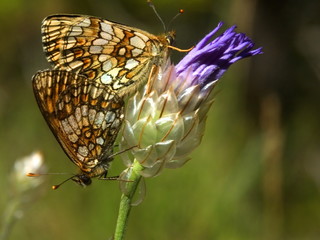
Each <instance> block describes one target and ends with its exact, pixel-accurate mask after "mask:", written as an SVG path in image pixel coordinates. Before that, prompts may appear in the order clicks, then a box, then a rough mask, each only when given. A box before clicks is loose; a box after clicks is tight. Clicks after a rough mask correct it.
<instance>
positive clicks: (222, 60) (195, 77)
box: [176, 22, 262, 86]
mask: <svg viewBox="0 0 320 240" xmlns="http://www.w3.org/2000/svg"><path fill="white" fill-rule="evenodd" d="M222 25H223V23H222V22H220V23H219V24H218V26H217V27H216V28H215V29H214V30H213V31H212V32H210V33H209V34H208V35H207V36H205V37H204V38H203V39H202V40H201V41H200V42H199V43H198V44H197V45H196V46H195V48H193V49H192V50H191V51H190V52H189V53H188V54H187V55H186V56H185V57H184V58H183V59H182V60H181V61H180V62H179V63H178V64H177V65H176V72H177V77H181V78H186V75H189V73H190V72H191V76H192V78H191V79H190V76H189V79H190V80H189V81H191V82H190V84H191V85H196V84H200V85H201V86H203V85H206V84H207V83H209V82H212V81H215V80H218V79H220V78H221V76H222V75H223V73H224V72H225V71H226V70H227V69H228V68H229V66H230V65H231V64H233V63H235V62H236V61H238V60H240V59H243V58H246V57H250V56H254V55H257V54H261V53H262V51H261V49H262V48H258V49H254V50H253V47H254V43H253V42H252V41H251V39H250V38H248V37H247V36H246V35H245V34H243V33H236V32H235V31H234V30H235V28H236V26H232V27H230V28H229V29H227V30H226V31H225V32H224V33H223V34H221V35H220V36H219V37H217V38H215V39H214V40H213V41H211V42H210V39H211V38H212V37H213V36H214V35H215V34H216V33H217V32H218V30H219V29H220V28H221V26H222Z"/></svg>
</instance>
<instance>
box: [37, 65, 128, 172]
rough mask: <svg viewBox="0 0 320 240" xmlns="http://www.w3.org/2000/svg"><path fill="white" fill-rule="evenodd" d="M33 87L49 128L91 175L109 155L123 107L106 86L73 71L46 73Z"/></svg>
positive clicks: (77, 163)
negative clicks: (91, 169) (91, 171)
mask: <svg viewBox="0 0 320 240" xmlns="http://www.w3.org/2000/svg"><path fill="white" fill-rule="evenodd" d="M33 88H34V93H35V96H36V99H37V102H38V105H39V108H40V110H41V112H42V114H43V116H44V118H45V119H46V121H47V123H48V125H49V127H50V129H51V130H52V132H53V133H54V135H55V136H56V138H57V140H58V142H59V143H60V145H61V146H62V148H63V150H64V151H65V152H66V154H67V155H68V156H69V158H70V159H71V160H72V161H73V162H74V163H75V164H76V165H78V166H79V167H80V168H81V170H83V171H87V172H90V168H93V167H95V166H96V165H97V164H98V163H99V162H100V161H101V160H102V159H103V158H106V157H107V155H108V154H110V153H111V152H112V148H113V144H114V141H115V139H116V137H117V134H118V132H119V130H120V127H121V124H122V121H123V117H124V116H123V105H124V104H123V101H122V99H121V98H119V97H118V96H117V94H116V93H115V92H114V91H112V90H111V89H110V88H109V87H108V86H105V85H102V84H100V83H98V82H92V81H90V80H88V79H87V78H85V77H83V76H79V75H78V74H75V73H73V72H68V71H65V70H52V71H51V70H47V71H43V72H38V73H37V74H36V75H35V76H34V77H33ZM86 168H88V169H86Z"/></svg>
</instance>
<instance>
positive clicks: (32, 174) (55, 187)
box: [26, 173, 74, 190]
mask: <svg viewBox="0 0 320 240" xmlns="http://www.w3.org/2000/svg"><path fill="white" fill-rule="evenodd" d="M70 174H72V173H27V174H26V176H28V177H40V176H45V175H70ZM73 177H74V174H72V176H71V177H69V178H67V179H66V180H64V181H63V182H62V183H60V184H58V185H53V186H52V187H51V188H52V189H53V190H56V189H57V188H59V187H60V186H61V185H62V184H64V183H65V182H67V181H69V180H70V179H72V178H73Z"/></svg>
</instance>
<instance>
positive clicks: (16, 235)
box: [0, 0, 320, 240]
mask: <svg viewBox="0 0 320 240" xmlns="http://www.w3.org/2000/svg"><path fill="white" fill-rule="evenodd" d="M154 4H155V5H156V7H157V10H158V12H159V13H160V15H161V16H162V18H163V19H164V20H165V21H166V22H169V21H170V19H171V18H172V16H174V15H175V14H176V13H177V11H178V10H179V9H180V8H183V9H184V10H185V14H183V15H182V16H180V17H179V18H178V19H177V20H176V21H175V22H174V24H173V28H174V29H175V30H176V31H177V43H176V46H178V47H180V48H189V47H190V46H192V45H194V44H195V43H196V42H197V41H198V40H200V39H201V38H202V37H203V36H204V35H205V34H206V33H208V32H209V31H210V30H212V29H213V28H214V27H215V26H216V25H217V23H218V22H219V21H224V22H225V28H226V27H229V26H231V25H233V24H236V25H237V26H238V29H237V31H239V32H245V33H247V34H248V35H249V36H250V37H251V38H252V39H253V40H254V42H256V46H257V47H258V46H262V47H263V51H264V52H265V53H264V54H263V55H259V56H255V57H253V58H251V59H250V60H248V59H246V60H243V61H241V62H239V63H237V64H235V65H234V66H232V67H231V68H230V70H229V71H228V72H226V74H225V75H224V77H223V79H222V81H221V83H220V85H219V87H218V90H219V94H217V97H216V102H215V103H214V105H213V107H212V109H211V111H210V114H209V117H208V120H207V129H206V134H205V136H204V138H203V141H202V144H201V145H200V147H199V148H198V149H197V150H196V151H195V152H194V153H193V154H192V160H191V161H190V162H188V163H187V164H186V165H185V166H184V167H183V168H180V169H176V170H166V171H164V172H163V174H162V175H160V176H159V177H156V178H152V179H147V181H146V183H147V195H146V198H145V200H144V202H143V203H142V204H141V205H139V206H138V207H135V208H134V209H133V210H132V212H131V216H130V219H129V226H128V231H127V239H132V240H134V239H157V240H158V239H183V240H189V239H192V240H194V239H219V240H220V239H222V240H229V239H230V240H231V239H235V240H238V239H246V240H247V239H266V240H269V239H275V240H278V239H279V240H280V239H299V240H300V239H306V240H310V239H320V194H319V191H320V144H319V143H320V124H319V123H320V111H319V110H320V44H319V43H320V15H319V12H320V2H319V1H318V0H306V1H294V0H288V1H275V0H271V1H270V0H268V1H267V0H224V1H223V0H216V1H213V0H197V1H196V0H193V1H192V0H189V1H182V0H176V1H170V0H161V1H160V0H154ZM54 13H81V14H87V15H94V16H100V17H103V18H106V19H109V20H113V21H117V22H120V23H124V24H128V25H131V26H135V27H138V28H140V29H144V30H147V31H149V32H151V33H155V34H157V33H161V32H163V29H162V26H161V24H160V23H159V21H158V20H157V19H156V17H155V14H154V13H153V11H152V10H151V9H150V8H149V7H148V6H147V4H146V2H145V1H144V0H134V1H133V0H120V1H119V0H103V1H102V0H77V1H76V0H68V1H66V0H33V1H24V0H0V32H1V36H0V152H1V161H0V179H1V181H0V189H1V197H0V213H3V212H4V211H5V209H6V207H7V206H8V205H7V203H8V201H10V199H11V198H10V197H13V196H14V194H15V193H14V192H13V188H12V186H11V185H10V182H9V175H10V172H11V171H12V168H13V164H14V162H15V161H16V160H17V159H19V158H21V157H23V156H25V155H29V154H30V153H31V152H33V151H35V150H40V151H41V152H42V153H43V154H44V158H45V163H46V165H47V166H48V170H49V172H76V170H77V169H76V167H75V166H74V165H73V164H72V163H71V162H70V161H69V160H68V158H67V156H66V155H65V154H64V153H63V151H62V150H61V148H60V146H59V145H58V143H57V142H56V140H55V138H54V137H53V135H52V134H51V132H50V130H49V128H48V127H47V126H46V123H45V121H44V120H43V118H42V116H41V114H40V111H39V109H38V107H37V104H36V102H35V100H34V96H33V92H32V88H31V77H32V75H33V74H34V73H35V72H36V71H38V70H41V69H46V68H48V67H49V64H48V63H47V62H46V60H45V57H44V54H43V52H42V46H41V34H40V24H41V21H42V19H43V18H44V17H46V16H47V15H50V14H54ZM182 56H183V54H181V53H173V59H174V61H176V62H177V61H178V60H179V59H180V58H181V57H182ZM122 169H124V165H123V163H122V161H121V159H116V160H115V161H114V164H113V167H112V169H111V171H110V176H114V175H117V174H118V173H119V172H121V170H122ZM44 178H45V182H44V184H42V185H41V187H40V188H39V189H37V190H36V191H33V192H32V194H33V196H32V201H31V202H30V201H29V203H25V204H24V205H23V206H24V207H23V211H21V212H20V214H19V216H21V218H20V219H19V220H18V221H16V223H15V225H14V226H13V228H12V230H11V233H10V237H9V238H8V239H11V240H15V239H25V240H29V239H32V240H38V239H41V240H53V239H54V240H57V239H77V240H82V239H108V237H110V236H111V235H112V233H113V230H114V227H115V222H116V216H117V211H118V203H119V198H120V191H119V187H118V183H116V182H113V181H97V180H96V181H94V183H93V185H92V186H90V187H88V188H86V189H81V188H80V187H78V186H76V185H75V184H73V183H67V184H65V185H64V186H63V187H61V189H59V190H57V191H52V190H50V186H51V185H52V184H57V183H59V182H61V181H62V180H64V179H65V178H66V177H65V176H48V177H44Z"/></svg>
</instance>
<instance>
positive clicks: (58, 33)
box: [41, 15, 173, 96]
mask: <svg viewBox="0 0 320 240" xmlns="http://www.w3.org/2000/svg"><path fill="white" fill-rule="evenodd" d="M41 30H42V41H43V48H44V51H45V53H46V56H47V59H48V61H49V62H50V63H52V64H53V65H54V67H55V69H64V70H67V71H75V72H78V73H81V74H82V75H84V76H86V77H87V78H88V79H89V80H95V81H98V82H100V83H102V84H107V85H109V86H110V87H111V88H112V89H113V90H115V91H116V92H117V93H118V95H119V96H123V95H125V94H128V93H131V92H133V91H135V90H136V88H138V87H139V86H140V85H141V84H142V83H144V82H146V81H147V79H148V78H149V77H150V76H149V75H150V74H151V72H152V71H151V70H152V68H153V66H159V65H160V64H161V63H162V62H163V60H164V59H166V58H167V56H168V45H170V44H171V39H172V38H171V37H173V36H172V33H170V34H171V35H170V36H171V37H170V38H168V37H166V36H164V35H163V36H155V35H152V34H150V33H148V32H145V31H142V30H140V29H136V28H133V27H129V26H126V25H121V24H118V23H115V22H111V21H107V20H104V19H101V18H97V17H91V16H83V15H53V16H49V17H47V18H46V19H44V21H43V23H42V28H41Z"/></svg>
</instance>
